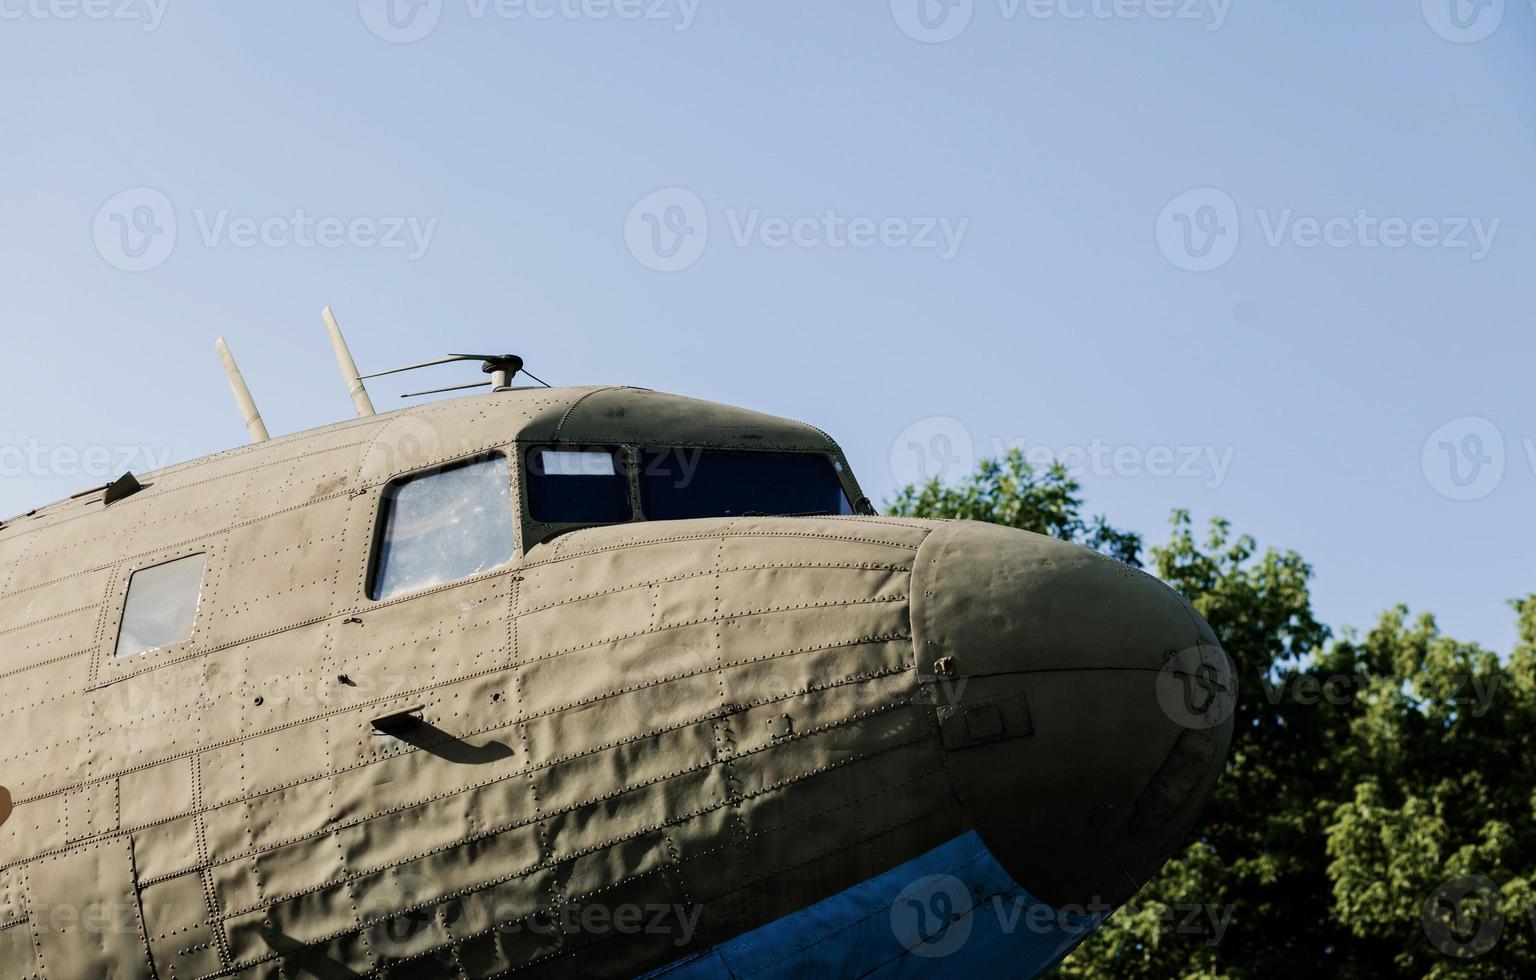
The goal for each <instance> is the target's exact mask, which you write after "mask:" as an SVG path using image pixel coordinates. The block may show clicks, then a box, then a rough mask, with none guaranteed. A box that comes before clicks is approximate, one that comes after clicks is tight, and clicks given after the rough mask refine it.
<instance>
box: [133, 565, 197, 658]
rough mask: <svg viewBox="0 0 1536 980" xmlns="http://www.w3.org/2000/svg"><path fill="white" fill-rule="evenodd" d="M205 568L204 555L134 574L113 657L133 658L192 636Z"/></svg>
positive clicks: (142, 569) (143, 569) (145, 569)
mask: <svg viewBox="0 0 1536 980" xmlns="http://www.w3.org/2000/svg"><path fill="white" fill-rule="evenodd" d="M207 567H208V556H207V555H190V556H188V557H186V558H178V559H176V560H175V561H168V562H165V563H164V564H161V565H153V566H151V567H149V568H141V569H139V570H138V571H136V572H134V573H133V577H132V578H130V579H129V580H128V598H127V600H126V601H125V602H124V604H123V623H122V626H121V627H120V628H119V629H118V633H117V650H116V652H115V653H114V654H113V656H114V657H117V658H122V657H132V656H135V655H137V654H140V653H148V652H149V651H150V650H158V649H160V648H161V647H168V646H170V645H172V644H173V643H180V642H182V641H183V640H186V639H188V638H189V637H191V636H192V626H193V624H194V623H195V622H196V621H197V607H198V603H199V602H200V601H201V600H202V595H203V572H204V571H205V570H206V568H207Z"/></svg>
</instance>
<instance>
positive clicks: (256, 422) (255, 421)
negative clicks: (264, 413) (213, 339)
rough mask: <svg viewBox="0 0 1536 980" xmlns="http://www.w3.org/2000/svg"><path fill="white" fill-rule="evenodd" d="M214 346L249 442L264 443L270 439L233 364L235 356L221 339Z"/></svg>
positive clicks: (253, 401)
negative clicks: (248, 435)
mask: <svg viewBox="0 0 1536 980" xmlns="http://www.w3.org/2000/svg"><path fill="white" fill-rule="evenodd" d="M215 346H217V347H218V349H219V360H221V361H223V362H224V376H225V377H227V378H228V379H229V390H230V391H231V392H233V393H234V396H235V405H236V406H237V407H238V408H239V409H240V415H241V416H242V417H243V418H244V419H245V428H246V431H247V432H249V433H250V434H251V441H252V442H266V441H267V440H268V439H270V438H272V437H271V436H270V435H268V434H267V425H266V423H265V422H263V421H262V420H261V412H259V411H257V409H256V399H254V398H252V397H251V389H250V388H248V387H246V384H245V376H244V375H243V374H241V373H240V366H239V365H238V364H236V363H235V355H233V354H231V353H230V352H229V345H228V344H226V343H224V338H223V337H220V338H219V339H218V342H217V344H216V345H215Z"/></svg>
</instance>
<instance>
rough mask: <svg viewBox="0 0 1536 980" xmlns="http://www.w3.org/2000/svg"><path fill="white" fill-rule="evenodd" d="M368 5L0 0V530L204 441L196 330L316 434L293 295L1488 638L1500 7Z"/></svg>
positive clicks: (1528, 92) (392, 355)
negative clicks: (726, 413)
mask: <svg viewBox="0 0 1536 980" xmlns="http://www.w3.org/2000/svg"><path fill="white" fill-rule="evenodd" d="M397 2H398V3H399V4H400V6H398V7H397V8H396V9H395V11H394V12H393V13H394V17H393V18H392V19H391V18H390V17H389V16H388V15H389V13H390V12H389V11H387V10H385V9H384V3H385V0H363V3H362V5H361V6H359V4H358V3H357V2H355V0H345V2H343V0H337V2H334V3H314V2H299V0H286V2H274V3H264V4H211V3H198V4H193V3H189V2H184V0H154V2H153V3H151V2H150V0H111V2H110V3H108V4H106V5H105V6H102V5H100V4H101V0H0V80H3V82H4V85H5V91H6V98H5V99H4V101H3V105H0V303H3V306H0V324H3V327H0V329H3V332H4V333H3V337H4V348H3V350H4V363H5V365H6V370H5V372H4V384H3V385H0V419H3V425H0V470H3V472H4V475H3V476H0V512H3V513H6V514H14V513H17V512H20V511H24V510H26V509H28V508H30V507H32V506H35V505H37V504H40V503H43V502H46V501H49V500H51V499H54V498H57V497H60V496H62V495H65V494H67V493H69V492H72V491H75V490H78V489H83V488H84V487H86V486H89V485H91V484H93V483H97V482H102V481H101V480H98V479H96V474H95V473H94V472H90V473H87V472H83V470H85V469H90V467H89V466H83V465H81V464H78V463H71V459H72V456H71V453H73V452H79V451H83V450H86V449H89V448H91V447H104V448H106V449H108V450H109V451H115V450H116V449H117V448H118V447H140V446H142V447H149V449H150V451H151V454H159V453H166V454H169V456H170V458H173V459H184V458H191V457H195V456H199V455H202V454H206V453H209V452H213V451H216V450H219V449H223V448H227V447H229V446H231V445H234V444H237V443H239V442H241V441H243V438H244V432H243V429H242V426H241V425H240V419H239V417H238V415H237V414H236V412H235V409H234V408H233V406H232V404H231V401H230V397H229V394H228V392H227V390H226V387H225V383H224V378H223V376H222V374H221V372H220V370H219V367H218V362H217V359H216V357H215V354H214V350H213V340H214V337H215V336H216V335H219V334H223V335H224V336H226V337H227V338H228V339H229V342H230V344H231V346H232V347H233V348H234V350H235V353H236V354H237V355H238V357H239V358H240V360H241V362H242V364H243V366H244V368H245V371H246V374H247V376H248V378H249V380H250V382H251V385H252V387H253V388H254V390H255V392H256V395H257V398H258V400H259V402H260V404H261V407H262V410H263V412H264V414H265V416H266V419H267V422H268V423H269V425H270V426H271V428H272V430H273V431H274V432H276V433H281V432H291V431H294V430H298V429H302V428H307V427H311V426H315V425H320V424H323V423H326V422H330V421H335V420H338V419H341V418H344V417H347V416H348V414H349V410H350V406H349V402H348V400H347V398H346V395H345V392H344V390H343V389H342V387H341V385H340V382H339V381H338V379H337V376H336V369H335V367H334V365H333V363H332V361H331V359H330V353H329V350H328V347H327V345H326V341H325V336H324V333H323V331H322V328H321V324H320V319H319V311H320V308H321V307H322V306H323V305H325V304H331V305H333V306H334V307H335V308H336V310H337V312H338V313H339V315H340V317H341V320H342V325H343V326H344V327H345V328H346V329H347V331H348V333H349V335H350V338H351V340H352V343H353V348H354V350H355V351H356V353H357V355H358V358H359V360H360V361H361V362H362V363H363V365H364V368H365V370H366V369H368V368H375V369H376V368H379V367H383V366H393V365H396V364H399V363H403V362H406V361H410V360H415V359H423V358H427V357H431V356H434V355H438V354H441V353H445V352H450V351H457V350H460V349H464V348H467V349H471V350H479V349H484V348H489V349H495V350H500V349H508V350H513V351H517V352H519V353H522V354H523V355H524V356H525V357H527V359H528V362H529V365H530V367H531V368H532V369H533V370H535V371H536V372H538V373H539V374H540V375H541V376H543V377H544V378H546V379H547V380H549V381H552V382H554V383H557V384H582V383H594V382H618V383H628V384H635V385H642V386H647V387H653V388H659V389H663V390H668V391H675V392H679V393H683V394H689V395H695V396H699V397H703V398H710V399H716V400H721V401H728V402H732V403H736V404H741V405H745V406H749V407H752V408H757V409H761V410H765V411H769V412H774V413H779V414H785V415H790V416H794V417H797V418H802V419H806V420H810V421H814V422H816V423H818V424H820V425H822V426H823V427H825V428H826V429H828V430H829V431H831V432H832V433H833V434H834V435H835V436H836V437H837V438H838V439H839V440H840V441H841V442H842V443H843V444H844V445H845V446H846V447H847V449H848V452H849V454H850V456H851V458H852V460H853V462H854V464H855V466H856V468H857V470H858V472H859V474H860V476H861V478H862V479H863V481H864V483H865V485H866V486H867V487H868V489H869V490H870V492H871V495H872V496H874V497H875V498H876V499H877V500H879V499H883V498H884V497H886V496H888V495H889V493H890V492H891V490H892V489H893V487H894V486H895V484H896V482H897V480H898V479H899V478H900V477H903V476H907V475H911V474H912V473H914V472H915V471H916V465H917V459H918V458H917V456H915V455H914V454H913V452H912V451H911V450H910V448H909V445H910V444H911V443H917V444H920V445H922V446H924V447H928V449H929V450H931V449H937V450H939V451H940V456H942V457H943V458H946V459H951V460H961V461H963V460H965V459H967V458H968V456H967V453H966V450H965V445H964V444H965V442H966V440H967V439H968V440H969V441H970V443H971V446H972V451H973V452H976V451H981V452H985V451H989V450H990V448H991V447H992V446H993V445H1003V446H1006V445H1007V444H1010V443H1012V442H1014V441H1017V440H1023V441H1024V442H1026V443H1027V444H1028V445H1029V446H1031V447H1044V448H1046V449H1053V450H1056V451H1059V452H1071V451H1072V450H1073V448H1074V447H1076V449H1078V450H1081V451H1082V456H1081V458H1082V459H1083V460H1084V462H1085V464H1086V466H1087V470H1086V472H1084V473H1083V476H1082V481H1083V483H1084V486H1085V489H1086V495H1087V497H1088V501H1089V504H1090V506H1091V507H1092V508H1093V509H1094V510H1096V511H1102V512H1104V513H1106V514H1108V515H1109V516H1110V517H1111V519H1112V520H1114V521H1115V522H1117V523H1120V524H1122V525H1128V526H1131V527H1134V528H1137V529H1140V530H1143V531H1145V532H1147V534H1148V535H1149V537H1150V539H1151V540H1152V541H1154V542H1156V541H1159V540H1162V539H1163V538H1164V537H1165V526H1166V519H1167V515H1168V512H1169V511H1170V509H1172V508H1174V507H1177V506H1184V507H1188V508H1190V509H1191V510H1193V512H1194V513H1195V515H1196V517H1197V518H1198V519H1200V520H1201V521H1204V520H1205V519H1207V518H1209V517H1211V516H1213V515H1224V516H1226V517H1228V518H1230V519H1231V520H1232V521H1233V522H1234V524H1235V526H1236V527H1237V528H1238V529H1240V530H1243V531H1247V532H1251V533H1253V534H1254V535H1256V536H1257V537H1258V539H1259V541H1260V542H1261V544H1263V545H1275V546H1281V547H1290V548H1295V549H1297V550H1298V551H1300V552H1301V553H1302V554H1303V555H1305V556H1306V557H1307V558H1308V559H1309V560H1310V561H1311V562H1313V564H1314V565H1315V566H1316V569H1317V582H1316V598H1317V605H1318V608H1319V610H1320V612H1321V614H1322V615H1323V616H1324V617H1325V618H1326V619H1327V621H1329V622H1331V623H1334V624H1356V625H1368V624H1369V623H1370V622H1372V621H1373V620H1374V619H1375V616H1376V615H1377V613H1378V612H1379V611H1380V610H1382V609H1383V608H1385V607H1387V606H1389V605H1390V604H1393V603H1396V602H1407V603H1409V604H1411V605H1412V606H1413V608H1414V609H1416V610H1423V609H1427V610H1432V611H1434V612H1436V613H1437V614H1438V615H1439V616H1440V618H1441V622H1442V624H1443V625H1444V626H1445V627H1446V628H1447V630H1448V631H1450V632H1451V633H1453V634H1454V635H1457V636H1461V637H1465V638H1469V639H1475V640H1479V641H1482V642H1484V643H1487V644H1489V645H1491V646H1494V647H1496V648H1499V649H1507V647H1508V646H1509V644H1510V642H1511V641H1512V638H1513V628H1512V617H1511V615H1510V613H1509V611H1508V610H1507V609H1506V608H1505V606H1504V601H1505V600H1506V599H1507V598H1508V597H1511V596H1514V595H1517V594H1521V593H1524V592H1529V591H1536V522H1533V521H1531V520H1530V517H1529V515H1530V513H1531V502H1532V500H1533V499H1536V472H1533V466H1532V462H1531V459H1530V457H1529V456H1528V454H1527V452H1526V449H1525V443H1524V440H1526V439H1529V438H1532V437H1536V390H1533V385H1532V376H1533V372H1536V337H1533V331H1532V310H1533V308H1536V303H1533V291H1536V276H1533V275H1532V270H1533V269H1536V237H1533V236H1536V190H1533V186H1536V185H1533V182H1532V180H1531V174H1532V172H1533V167H1532V163H1533V160H1536V152H1533V150H1536V146H1533V142H1536V140H1533V126H1532V120H1533V119H1536V115H1533V111H1532V110H1533V108H1536V56H1533V54H1532V52H1536V11H1533V9H1532V8H1531V6H1530V5H1529V4H1528V3H1527V2H1524V0H1507V2H1496V3H1492V4H1491V5H1489V6H1485V7H1477V6H1474V5H1473V4H1471V3H1470V2H1469V0H1426V4H1425V5H1424V7H1423V8H1421V5H1420V4H1419V3H1416V2H1414V3H1409V2H1403V3H1392V4H1369V5H1366V4H1340V3H1337V2H1322V0H1295V2H1288V3H1263V4H1260V3H1251V2H1245V0H1233V2H1230V3H1229V2H1226V0H1198V2H1192V0H1118V3H1117V2H1115V0H1096V5H1090V0H1023V2H1018V3H1015V2H1013V0H974V2H973V3H967V2H965V0H956V5H955V6H952V7H946V6H943V5H941V4H940V3H938V0H925V2H927V3H928V6H927V8H926V10H920V9H918V4H917V0H897V2H896V3H895V5H894V7H893V5H892V3H891V2H889V0H879V2H864V3H836V4H834V3H828V2H827V0H780V2H776V3H755V4H752V3H742V2H731V3H726V2H712V0H702V2H697V3H695V2H692V0H690V2H688V3H687V4H684V3H683V2H682V0H615V2H608V0H588V3H587V5H586V6H583V5H582V4H581V3H580V2H578V0H522V2H518V3H515V4H514V3H503V4H502V5H501V6H500V7H498V6H497V5H496V4H494V3H490V4H487V3H486V2H483V0H441V2H437V3H428V4H426V6H424V7H422V8H421V9H419V10H416V11H415V12H414V16H415V19H412V17H411V16H410V15H411V14H412V9H411V7H410V5H409V4H408V3H407V2H406V0H397ZM1452 3H1455V4H1456V7H1455V8H1454V9H1453V8H1452V7H1451V5H1452ZM602 11H609V12H610V16H608V17H606V18H599V17H597V16H596V14H598V13H600V12H602ZM1084 11H1086V12H1087V14H1088V16H1081V17H1079V16H1076V15H1077V14H1079V13H1081V12H1084ZM1132 13H1136V14H1140V15H1141V16H1138V17H1131V16H1130V14H1132ZM1169 13H1171V14H1175V15H1180V16H1163V15H1165V14H1169ZM71 14H73V15H74V16H70V15H71ZM545 14H552V15H551V16H544V15H545ZM119 15H121V16H119ZM536 15H537V16H536ZM635 15H638V16H635ZM1100 15H1103V16H1100ZM1453 15H1454V16H1453ZM418 33H419V34H422V35H423V36H421V37H420V39H418V40H415V41H414V42H412V43H396V42H399V41H402V40H404V39H405V38H407V37H409V36H412V35H415V34H418ZM381 35H382V36H381ZM1483 35H1486V36H1483ZM946 38H947V40H946ZM145 188H148V189H150V190H149V191H145V190H142V189H145ZM668 188H675V189H679V190H671V191H667V192H666V193H665V194H662V195H660V196H653V195H654V192H656V191H658V190H663V189H668ZM1192 190H1193V191H1195V193H1194V194H1193V195H1190V194H1187V193H1186V192H1189V191H1192ZM124 191H129V192H131V193H130V194H129V195H128V196H127V197H121V198H120V197H118V195H120V193H121V192H124ZM157 194H158V195H159V196H157ZM1165 208H1166V210H1165ZM167 210H168V211H169V214H166V213H165V212H166V211H167ZM301 212H302V214H301ZM829 215H830V218H829V217H828V216H829ZM167 218H170V219H171V220H173V221H174V225H175V234H174V238H172V237H170V229H169V227H168V222H167ZM1335 218H1343V219H1347V220H1344V221H1334V222H1332V223H1331V224H1330V223H1327V222H1328V221H1329V219H1335ZM318 219H329V220H328V221H326V222H322V223H320V224H315V223H314V222H315V221H317V220H318ZM360 219H361V220H360ZM802 219H813V220H802ZM409 221H414V225H412V224H410V223H409ZM401 222H407V223H405V224H403V225H402V227H401V231H400V232H399V233H398V234H396V233H393V232H391V231H390V229H391V227H392V226H394V225H396V224H399V223H401ZM263 226H265V228H264V230H263ZM155 229H159V234H154V233H153V232H154V230H155ZM412 229H414V231H413V230H412ZM706 229H707V236H706V235H705V234H704V232H705V230H706ZM946 229H947V235H948V237H947V238H946V231H945V230H946ZM1476 229H1481V232H1482V238H1481V239H1479V237H1478V235H1477V234H1476V233H1475V230H1476ZM146 232H148V234H146ZM653 236H654V237H653ZM380 239H384V240H383V241H381V240H380ZM1383 241H1392V242H1394V243H1395V244H1396V245H1397V246H1398V247H1386V246H1384V245H1382V244H1381V242H1383ZM1319 242H1323V244H1318V243H1319ZM1330 243H1331V244H1330ZM396 245H401V246H403V247H395V246H396ZM1309 246H1310V247H1309ZM1459 246H1464V247H1459ZM418 253H419V254H418ZM124 266H126V267H130V268H132V267H139V266H148V267H149V268H147V270H146V271H139V272H130V271H124V270H123V268H121V267H124ZM659 269H674V270H675V271H658V270H659ZM1192 269H1195V270H1203V271H1191V270H1192ZM460 378H465V376H464V375H463V374H459V373H455V372H453V371H446V372H443V373H441V374H440V375H433V376H428V377H425V378H423V377H421V376H418V377H416V378H415V379H414V380H413V381H407V382H402V383H399V384H387V383H381V384H377V385H376V386H375V389H374V390H375V395H376V399H377V401H379V402H380V403H381V404H388V403H393V404H398V402H397V400H396V398H395V396H396V395H397V394H398V393H399V392H401V391H403V390H408V389H409V388H410V387H411V386H412V385H418V386H424V385H425V384H430V383H432V382H437V381H441V382H442V383H443V384H448V383H452V382H453V381H455V380H458V379H460ZM465 380H469V379H468V378H465ZM1463 417H1474V418H1476V419H1483V420H1486V421H1485V422H1472V423H1465V422H1463V423H1455V424H1453V425H1452V426H1451V428H1450V429H1448V430H1447V431H1446V432H1442V433H1440V434H1439V435H1436V436H1434V437H1433V438H1431V435H1432V433H1435V432H1436V430H1437V429H1439V428H1440V427H1441V426H1442V425H1444V424H1445V423H1447V422H1451V420H1455V419H1460V418H1463ZM946 420H952V421H946ZM1499 437H1501V438H1502V439H1503V441H1504V448H1503V450H1502V451H1500V449H1499V447H1498V445H1497V438H1499ZM1469 439H1470V440H1471V441H1469ZM1426 442H1428V444H1429V454H1428V462H1429V464H1430V465H1429V466H1428V468H1427V470H1426V465H1425V462H1426V461H1425V455H1424V450H1425V446H1426ZM1441 443H1444V444H1445V445H1446V446H1447V447H1449V449H1442V448H1441ZM946 446H947V447H948V449H947V450H946ZM1184 446H1191V447H1197V448H1198V449H1199V451H1200V453H1201V456H1200V457H1199V459H1200V460H1201V462H1198V463H1197V464H1191V463H1189V462H1188V460H1187V459H1186V452H1185V451H1183V450H1181V449H1180V447H1184ZM1096 447H1097V450H1098V453H1099V458H1098V460H1097V462H1095V460H1094V456H1093V452H1094V450H1095V448H1096ZM61 449H62V450H64V451H65V452H64V454H63V455H62V456H61V455H60V450H61ZM27 450H30V451H31V459H30V460H29V459H27V458H26V457H27V452H26V451H27ZM1446 452H1449V453H1450V454H1451V455H1450V456H1444V455H1443V454H1444V453H1446ZM1117 453H1118V455H1117ZM140 455H143V454H142V453H141V454H140ZM95 459H96V463H95V467H96V468H97V469H100V468H103V467H105V468H108V469H110V468H111V464H104V463H102V462H101V461H100V460H101V455H100V451H99V449H98V452H97V454H96V456H95ZM934 459H935V457H934V456H933V455H932V453H931V452H930V453H929V461H930V463H932V461H933V460H934ZM1213 460H1215V461H1216V462H1212V461H1213ZM1474 460H1484V461H1485V462H1484V463H1483V464H1482V469H1480V470H1479V469H1475V468H1474V467H1475V465H1476V464H1475V462H1474ZM1453 462H1454V463H1456V464H1457V467H1458V471H1457V472H1456V473H1454V474H1453V473H1452V472H1451V471H1450V470H1449V469H1448V467H1449V465H1450V464H1451V463H1453ZM1218 464H1220V465H1219V466H1218ZM1499 464H1503V473H1502V476H1500V475H1499V474H1498V472H1497V467H1498V465H1499ZM136 465H137V466H138V467H139V468H140V469H142V468H144V464H143V463H137V464H136ZM956 466H958V464H956ZM1149 468H1151V469H1153V470H1156V471H1157V472H1159V473H1162V472H1164V470H1165V469H1169V468H1171V470H1172V471H1173V472H1172V473H1171V474H1165V475H1154V474H1149V473H1148V472H1147V470H1148V469H1149ZM952 469H954V467H952ZM1181 470H1182V471H1183V472H1185V473H1190V472H1193V473H1194V475H1182V476H1181V475H1178V473H1179V472H1180V471H1181ZM956 471H958V470H956ZM1452 476H1456V477H1457V478H1459V479H1460V480H1461V482H1462V483H1463V484H1466V486H1459V485H1458V484H1457V482H1456V481H1455V480H1453V479H1452ZM1437 487H1438V488H1439V489H1437ZM1442 491H1444V492H1442ZM1457 496H1475V497H1476V499H1472V500H1457V499H1453V498H1454V497H1457Z"/></svg>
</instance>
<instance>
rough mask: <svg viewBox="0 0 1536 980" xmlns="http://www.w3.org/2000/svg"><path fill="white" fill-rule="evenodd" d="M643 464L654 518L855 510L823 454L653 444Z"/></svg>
mask: <svg viewBox="0 0 1536 980" xmlns="http://www.w3.org/2000/svg"><path fill="white" fill-rule="evenodd" d="M639 465H640V509H641V511H642V512H643V513H644V514H645V518H646V520H650V521H670V520H684V519H687V518H694V517H740V516H748V515H757V516H781V517H782V516H807V517H810V516H817V517H822V516H831V515H839V514H852V513H853V507H852V506H851V505H850V504H849V502H848V495H847V494H845V493H844V492H843V485H842V481H841V480H840V479H839V478H838V475H837V471H836V470H835V469H834V468H833V465H832V461H831V459H829V458H828V457H826V456H823V455H821V454H820V453H774V452H756V451H747V450H738V451H731V450H707V449H683V448H671V449H660V448H653V449H646V450H644V451H642V452H641V454H640V464H639Z"/></svg>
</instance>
